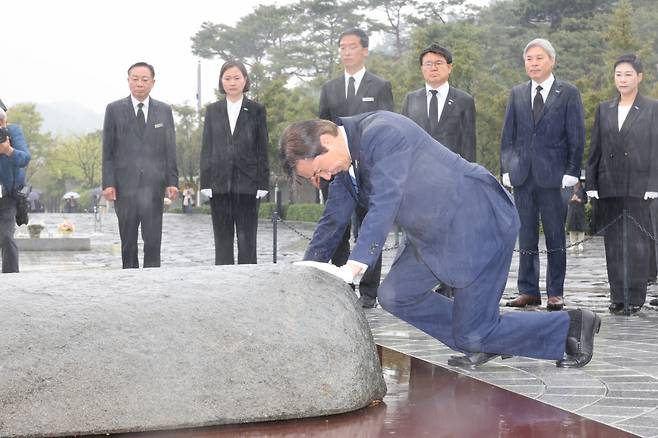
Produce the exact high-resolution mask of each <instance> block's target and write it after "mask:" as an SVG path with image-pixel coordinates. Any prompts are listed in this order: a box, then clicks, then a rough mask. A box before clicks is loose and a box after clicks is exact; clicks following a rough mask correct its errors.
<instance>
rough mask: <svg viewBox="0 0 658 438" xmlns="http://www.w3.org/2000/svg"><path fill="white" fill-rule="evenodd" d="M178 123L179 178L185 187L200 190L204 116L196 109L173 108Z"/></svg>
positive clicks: (180, 106)
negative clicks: (200, 159)
mask: <svg viewBox="0 0 658 438" xmlns="http://www.w3.org/2000/svg"><path fill="white" fill-rule="evenodd" d="M171 108H172V110H173V112H174V115H175V118H176V120H177V122H176V163H177V165H178V176H179V178H180V179H182V180H183V181H182V182H183V185H185V184H188V183H189V184H192V186H193V187H195V188H196V189H198V188H199V187H198V182H199V181H198V178H199V165H200V161H199V157H200V156H201V138H202V136H203V115H205V111H204V112H203V114H197V110H196V108H193V107H191V106H188V105H172V106H171Z"/></svg>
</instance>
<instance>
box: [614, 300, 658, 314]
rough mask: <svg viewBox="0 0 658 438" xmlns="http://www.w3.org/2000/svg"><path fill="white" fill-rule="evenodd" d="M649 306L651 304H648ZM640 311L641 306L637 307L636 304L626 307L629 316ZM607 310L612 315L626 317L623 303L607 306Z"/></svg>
mask: <svg viewBox="0 0 658 438" xmlns="http://www.w3.org/2000/svg"><path fill="white" fill-rule="evenodd" d="M649 304H651V303H649ZM657 304H658V303H657ZM640 309H642V306H638V305H636V304H631V305H629V306H628V314H629V315H635V314H636V313H637V312H639V311H640ZM608 310H609V311H610V313H612V314H613V315H626V308H625V307H624V304H623V303H612V304H610V305H609V306H608Z"/></svg>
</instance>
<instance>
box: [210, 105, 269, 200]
mask: <svg viewBox="0 0 658 438" xmlns="http://www.w3.org/2000/svg"><path fill="white" fill-rule="evenodd" d="M266 119H267V116H266V113H265V107H264V106H263V105H261V104H259V103H256V102H254V101H253V100H249V99H247V98H246V97H244V98H243V99H242V108H241V110H240V115H239V116H238V120H237V122H236V124H235V130H234V131H233V134H231V127H230V125H229V121H228V112H227V110H226V99H223V100H220V101H219V102H215V103H213V104H212V105H209V106H208V109H207V110H206V119H205V122H204V126H203V141H202V146H201V181H200V184H201V187H202V188H211V189H212V191H213V193H242V194H253V195H254V196H255V195H256V191H257V190H269V184H270V169H269V161H268V145H269V140H268V133H267V120H266Z"/></svg>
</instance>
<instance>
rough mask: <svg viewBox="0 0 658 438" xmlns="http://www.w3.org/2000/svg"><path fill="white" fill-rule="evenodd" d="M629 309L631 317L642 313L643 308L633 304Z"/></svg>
mask: <svg viewBox="0 0 658 438" xmlns="http://www.w3.org/2000/svg"><path fill="white" fill-rule="evenodd" d="M628 309H629V310H630V311H631V315H635V314H636V313H637V312H639V311H640V309H642V306H636V305H634V304H631V305H630V306H629V307H628Z"/></svg>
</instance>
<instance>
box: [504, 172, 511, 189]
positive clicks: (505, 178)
mask: <svg viewBox="0 0 658 438" xmlns="http://www.w3.org/2000/svg"><path fill="white" fill-rule="evenodd" d="M503 185H504V186H505V187H509V188H510V189H511V188H512V183H511V182H510V180H509V172H508V173H503Z"/></svg>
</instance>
